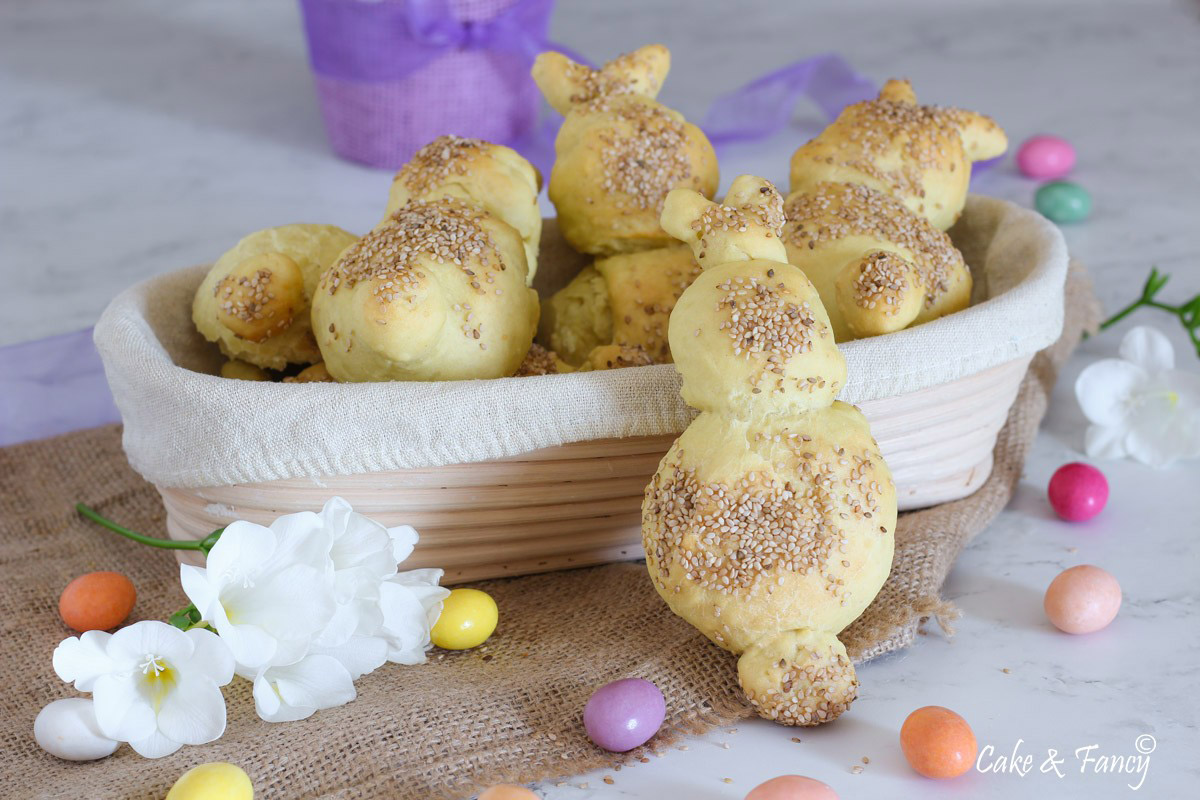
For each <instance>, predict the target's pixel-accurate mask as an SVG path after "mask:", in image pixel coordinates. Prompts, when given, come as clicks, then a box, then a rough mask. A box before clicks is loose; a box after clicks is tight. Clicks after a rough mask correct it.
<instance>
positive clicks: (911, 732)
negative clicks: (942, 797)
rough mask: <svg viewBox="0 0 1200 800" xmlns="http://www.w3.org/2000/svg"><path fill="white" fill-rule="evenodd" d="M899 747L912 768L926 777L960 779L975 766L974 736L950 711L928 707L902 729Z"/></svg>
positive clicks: (960, 719)
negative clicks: (960, 776)
mask: <svg viewBox="0 0 1200 800" xmlns="http://www.w3.org/2000/svg"><path fill="white" fill-rule="evenodd" d="M900 747H901V749H903V750H904V757H905V758H906V759H908V763H909V765H910V766H911V767H912V768H913V769H915V770H916V771H917V772H919V773H921V774H922V775H924V776H925V777H926V778H957V777H958V776H959V775H962V774H963V773H964V772H966V771H967V770H969V769H970V768H971V767H972V766H973V765H974V763H975V753H976V751H977V747H976V744H975V734H974V733H973V732H972V731H971V726H970V725H968V724H967V721H966V720H965V719H963V718H962V717H960V716H959V715H958V714H955V713H954V712H953V711H951V710H950V709H948V708H943V707H941V706H925V707H924V708H918V709H917V710H916V711H914V712H912V713H911V714H909V715H908V719H906V720H904V725H903V726H901V728H900Z"/></svg>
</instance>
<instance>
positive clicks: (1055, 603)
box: [1042, 564, 1121, 633]
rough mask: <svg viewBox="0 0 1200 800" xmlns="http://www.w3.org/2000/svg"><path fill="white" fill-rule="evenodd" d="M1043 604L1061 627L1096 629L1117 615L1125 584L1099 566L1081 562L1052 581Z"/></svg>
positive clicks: (1079, 630) (1082, 630)
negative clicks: (1122, 588) (1122, 586)
mask: <svg viewBox="0 0 1200 800" xmlns="http://www.w3.org/2000/svg"><path fill="white" fill-rule="evenodd" d="M1042 605H1043V607H1044V608H1045V609H1046V616H1047V617H1048V618H1049V619H1050V622H1052V623H1053V624H1054V627H1056V628H1058V629H1059V630H1060V631H1062V632H1064V633H1094V632H1095V631H1098V630H1100V629H1101V628H1104V627H1107V626H1108V623H1110V622H1112V621H1113V619H1115V618H1116V616H1117V611H1119V610H1120V608H1121V584H1119V583H1117V579H1116V578H1114V577H1113V576H1112V575H1110V574H1109V573H1107V572H1105V571H1104V570H1102V569H1100V568H1099V567H1093V566H1091V565H1090V564H1081V565H1079V566H1078V567H1071V568H1070V569H1068V570H1065V571H1063V572H1062V573H1060V574H1059V576H1058V577H1057V578H1055V579H1054V580H1052V581H1051V582H1050V587H1049V588H1048V589H1046V599H1045V601H1044V602H1043V604H1042Z"/></svg>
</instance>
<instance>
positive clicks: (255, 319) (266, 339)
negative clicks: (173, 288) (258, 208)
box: [192, 225, 358, 374]
mask: <svg viewBox="0 0 1200 800" xmlns="http://www.w3.org/2000/svg"><path fill="white" fill-rule="evenodd" d="M356 241H358V237H357V236H355V235H354V234H352V233H347V232H346V231H344V230H342V229H341V228H337V227H334V226H333V225H281V226H279V227H277V228H267V229H266V230H261V231H256V232H254V233H252V234H250V235H249V236H246V237H245V238H243V239H242V240H241V241H240V242H238V243H237V244H236V245H234V246H233V248H232V249H230V250H229V251H228V252H226V253H225V254H224V255H222V256H221V257H220V258H218V259H217V261H216V263H215V264H213V266H212V269H210V270H209V271H208V274H207V275H206V276H205V277H204V280H203V281H201V283H200V287H199V288H198V289H196V295H195V298H194V299H193V300H192V322H193V323H195V325H196V330H198V331H200V334H201V335H202V336H204V338H205V339H208V340H209V341H210V342H216V343H217V345H218V346H219V347H220V348H221V352H222V353H224V354H225V355H226V356H228V357H229V358H231V359H235V360H237V361H239V362H242V363H245V364H251V365H254V366H256V367H266V368H269V369H283V368H285V367H286V366H287V365H288V364H313V363H316V362H317V361H320V360H321V352H320V350H318V349H317V342H316V339H314V338H313V333H312V325H311V323H310V319H309V309H310V305H311V302H312V297H313V293H314V292H315V291H316V288H317V281H318V280H319V279H320V277H321V273H323V272H324V271H325V270H326V269H328V268H329V266H330V265H331V264H332V263H333V262H334V260H336V259H337V257H338V256H339V255H340V254H341V253H342V251H343V250H345V249H346V248H347V247H349V246H350V245H352V244H354V243H355V242H356ZM245 374H249V373H248V372H247V373H245Z"/></svg>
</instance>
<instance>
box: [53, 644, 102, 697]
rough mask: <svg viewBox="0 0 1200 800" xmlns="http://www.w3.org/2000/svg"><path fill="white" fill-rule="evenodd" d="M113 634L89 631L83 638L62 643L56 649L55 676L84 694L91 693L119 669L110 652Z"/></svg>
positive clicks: (54, 659) (54, 658) (54, 660)
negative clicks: (97, 683)
mask: <svg viewBox="0 0 1200 800" xmlns="http://www.w3.org/2000/svg"><path fill="white" fill-rule="evenodd" d="M111 638H112V634H111V633H105V632H104V631H87V632H86V633H84V634H83V635H82V636H78V637H76V636H72V637H71V638H70V639H63V640H62V642H60V643H59V645H58V647H56V648H54V657H53V660H52V661H53V664H54V672H55V674H56V675H58V677H60V678H62V679H63V680H64V681H66V682H67V683H72V682H73V683H74V684H75V688H76V689H78V690H79V691H81V692H90V691H92V685H93V684H94V683H95V682H96V679H97V678H99V677H100V676H101V675H107V674H109V673H110V672H113V671H114V670H115V669H116V666H115V665H114V664H113V660H112V658H111V657H109V655H108V652H107V646H108V640H109V639H111Z"/></svg>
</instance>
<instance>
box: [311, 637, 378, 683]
mask: <svg viewBox="0 0 1200 800" xmlns="http://www.w3.org/2000/svg"><path fill="white" fill-rule="evenodd" d="M312 653H313V655H327V656H331V657H333V658H336V659H337V660H338V662H339V663H340V664H341V665H342V666H343V667H345V668H346V671H347V672H349V673H350V679H351V680H355V681H356V680H358V679H359V678H361V677H362V676H363V675H368V674H370V673H372V672H374V671H375V670H376V669H378V668H379V667H381V666H383V665H384V664H385V663H386V662H387V655H388V645H387V642H386V641H385V640H384V639H382V638H380V637H378V636H353V637H351V638H350V640H349V641H347V642H346V643H344V644H342V645H340V646H338V647H320V646H316V647H313V649H312Z"/></svg>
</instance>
